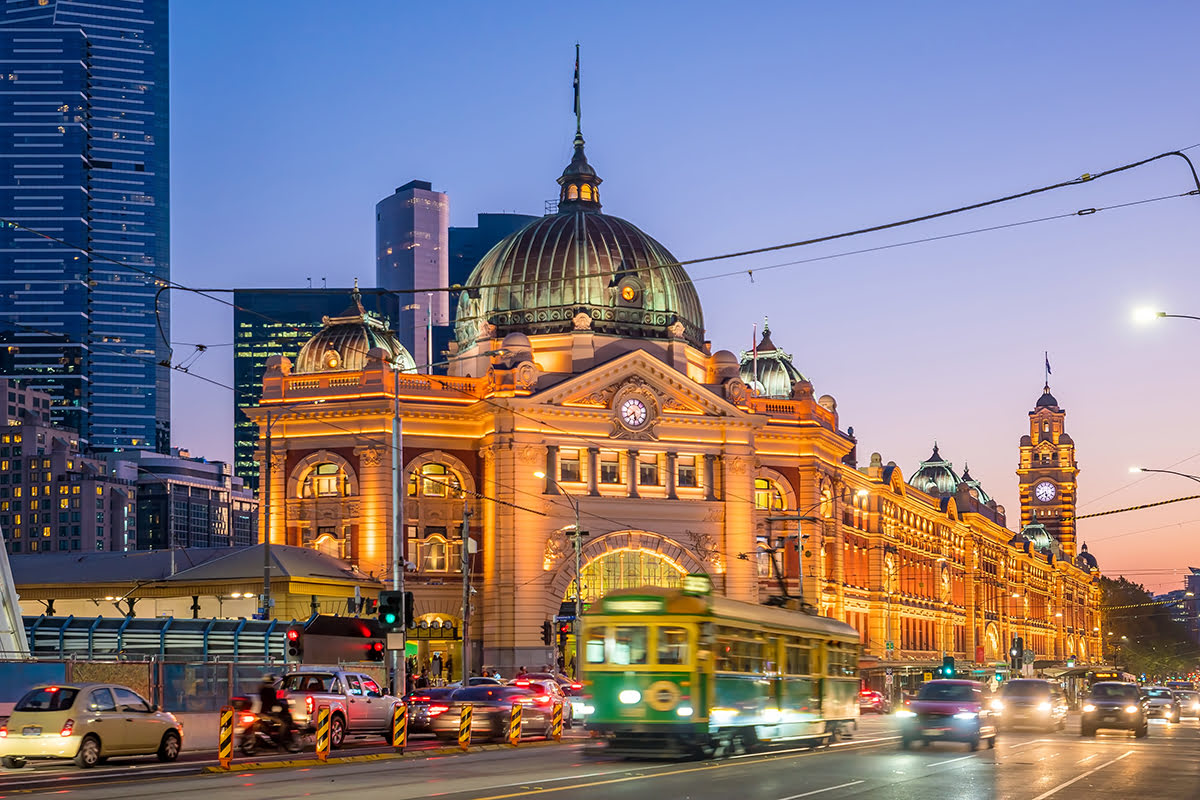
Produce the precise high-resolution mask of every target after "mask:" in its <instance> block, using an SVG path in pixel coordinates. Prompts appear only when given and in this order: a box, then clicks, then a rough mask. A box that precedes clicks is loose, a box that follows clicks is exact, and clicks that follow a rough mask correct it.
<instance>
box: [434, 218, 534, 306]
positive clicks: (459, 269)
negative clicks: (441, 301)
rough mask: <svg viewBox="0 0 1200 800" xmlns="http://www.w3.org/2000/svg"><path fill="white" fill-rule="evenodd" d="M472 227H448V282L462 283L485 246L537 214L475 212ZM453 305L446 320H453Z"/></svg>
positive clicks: (489, 246) (514, 230)
mask: <svg viewBox="0 0 1200 800" xmlns="http://www.w3.org/2000/svg"><path fill="white" fill-rule="evenodd" d="M475 219H476V222H475V227H474V228H450V237H449V239H450V285H451V286H454V285H455V284H458V285H462V284H464V283H466V282H467V278H469V277H470V276H471V270H473V269H475V265H476V264H478V263H479V259H481V258H483V257H484V256H485V255H486V254H487V251H488V250H491V249H492V248H493V247H495V246H496V244H497V243H498V242H499V241H500V240H501V239H503V238H504V237H505V236H508V235H509V234H510V233H516V232H517V231H519V230H521V228H524V227H525V226H526V225H528V224H529V223H531V222H533V221H534V220H535V219H537V217H533V216H530V215H528V214H477V215H476V217H475ZM454 312H455V308H454V304H453V303H451V305H450V321H451V322H452V323H453V321H454V316H455V314H454Z"/></svg>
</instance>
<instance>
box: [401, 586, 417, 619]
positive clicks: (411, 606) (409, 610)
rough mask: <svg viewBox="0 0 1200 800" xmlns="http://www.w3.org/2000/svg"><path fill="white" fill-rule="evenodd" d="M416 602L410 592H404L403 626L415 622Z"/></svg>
mask: <svg viewBox="0 0 1200 800" xmlns="http://www.w3.org/2000/svg"><path fill="white" fill-rule="evenodd" d="M416 608H417V604H416V601H415V600H413V593H412V592H405V593H404V627H405V628H411V627H413V626H414V625H416V624H417V614H416Z"/></svg>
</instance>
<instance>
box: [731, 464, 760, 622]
mask: <svg viewBox="0 0 1200 800" xmlns="http://www.w3.org/2000/svg"><path fill="white" fill-rule="evenodd" d="M752 460H753V451H752V449H751V448H750V446H748V445H742V444H738V445H731V446H729V450H728V451H727V453H726V456H725V458H724V466H725V469H724V475H723V476H722V477H723V479H724V480H723V483H724V486H725V487H727V491H725V492H724V495H725V535H724V537H723V539H724V548H723V549H724V553H723V555H724V557H725V564H726V567H725V570H726V571H725V595H726V596H727V597H730V598H732V599H734V600H742V601H745V602H748V603H756V602H758V569H757V560H756V559H755V558H754V557H753V555H751V557H750V558H748V559H744V560H743V559H741V558H738V554H739V553H747V554H753V553H754V552H755V551H756V547H757V545H756V541H755V536H754V504H753V503H752V502H749V503H748V502H746V498H751V497H753V496H754V470H753V469H752ZM735 498H736V499H735Z"/></svg>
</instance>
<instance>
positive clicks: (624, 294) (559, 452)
mask: <svg viewBox="0 0 1200 800" xmlns="http://www.w3.org/2000/svg"><path fill="white" fill-rule="evenodd" d="M601 183H602V180H601V178H600V176H599V175H598V173H597V172H596V170H595V169H594V168H593V167H592V166H591V164H590V163H589V162H588V159H587V157H586V155H585V150H584V141H583V138H582V136H581V135H578V134H577V135H576V139H575V144H574V156H573V158H572V159H571V162H570V164H569V165H568V166H567V167H566V169H565V170H564V171H563V173H562V175H561V176H560V177H559V178H558V184H559V187H560V193H559V202H558V208H557V211H556V212H554V213H551V214H548V215H546V216H545V217H542V218H539V219H537V220H535V221H533V222H531V223H530V224H528V225H527V226H525V227H524V228H522V229H521V230H519V231H517V232H516V233H514V234H512V235H510V236H508V237H506V238H505V239H503V240H502V241H501V242H500V243H499V244H497V245H496V246H495V247H494V248H493V249H492V250H491V251H490V252H489V253H488V254H487V255H485V256H484V257H483V259H482V260H481V261H480V263H479V265H478V266H477V267H476V268H475V270H474V272H473V273H472V274H471V276H470V278H469V279H468V281H467V283H466V285H465V289H464V290H463V291H462V292H461V293H459V295H458V298H457V302H458V316H457V323H456V331H455V334H456V338H455V341H453V342H452V343H451V344H450V349H449V352H448V353H446V354H445V355H446V357H447V358H448V360H449V367H448V373H449V374H448V375H427V374H417V373H416V371H415V368H414V363H413V359H412V357H411V356H410V355H409V354H408V353H407V352H406V351H405V350H404V348H403V347H402V346H401V345H400V343H399V342H398V340H397V339H396V337H395V335H394V334H393V333H392V332H390V331H388V330H387V329H386V328H385V326H384V325H383V324H382V323H381V322H380V321H379V320H378V319H377V318H376V317H374V316H373V315H372V314H371V313H369V312H367V311H365V310H364V309H363V307H362V305H361V303H360V302H359V300H358V298H357V296H354V297H352V298H348V302H349V304H350V307H349V309H348V310H347V312H346V313H345V314H343V315H342V316H339V317H334V318H329V319H328V320H327V321H326V323H325V326H324V328H323V330H321V331H320V332H319V333H317V334H316V335H315V336H314V337H313V338H312V339H310V340H309V341H308V342H307V343H306V344H304V345H303V347H302V349H301V350H300V351H299V352H298V353H297V354H295V355H294V356H290V357H289V356H283V355H278V356H273V357H272V358H271V359H270V360H269V362H268V365H267V371H266V374H265V377H264V381H263V393H262V399H261V403H260V405H259V406H258V407H257V408H251V409H248V411H247V413H248V414H249V415H250V416H251V418H252V419H253V420H254V421H255V422H256V423H257V424H258V426H259V430H260V438H259V452H258V454H257V456H258V461H259V463H260V464H261V465H262V480H261V483H260V486H261V487H263V489H262V490H260V499H261V502H262V505H263V508H264V513H262V514H260V525H262V526H263V527H264V529H265V532H266V533H267V534H269V535H270V537H271V541H272V542H273V543H276V544H287V545H295V546H300V547H310V548H315V549H317V550H320V551H322V552H324V553H327V554H329V555H333V556H336V557H338V558H342V559H345V560H347V561H349V562H350V564H351V565H353V567H354V568H355V569H356V570H358V571H360V572H363V573H367V574H369V575H373V576H374V577H376V578H378V579H380V580H384V579H387V578H389V577H390V574H391V565H392V561H393V558H394V552H393V548H392V532H393V499H392V497H393V493H392V468H393V459H394V457H395V456H397V455H398V457H399V464H400V468H401V470H402V478H401V491H400V492H399V493H398V494H399V500H400V505H401V508H400V509H399V511H400V518H401V520H402V524H401V528H402V540H403V548H404V552H403V559H404V561H405V562H407V573H406V575H407V577H406V580H407V584H408V586H407V588H410V589H412V590H413V591H414V592H415V595H416V606H417V614H418V617H420V618H421V619H422V620H424V621H426V622H439V623H441V622H446V621H450V622H453V623H454V628H453V630H455V631H460V630H461V622H462V617H463V596H464V593H463V579H462V575H463V568H462V563H463V561H462V549H463V543H464V541H467V542H468V543H469V544H468V547H467V551H468V558H467V561H468V562H469V566H468V568H467V573H468V575H469V576H470V582H471V587H470V592H471V593H470V597H471V604H470V607H471V611H470V620H469V626H468V631H469V632H468V641H469V644H470V646H471V651H472V663H473V665H474V666H475V667H480V666H483V665H487V666H491V667H495V668H498V669H500V670H501V671H512V670H515V669H516V668H517V667H518V666H522V665H524V666H528V667H531V668H532V667H535V666H542V665H544V664H549V663H552V662H553V661H554V659H555V658H556V653H555V652H554V648H553V647H548V646H546V645H545V644H543V641H542V625H543V622H545V621H546V620H553V619H555V618H556V616H559V615H560V613H561V611H562V609H563V608H564V606H566V604H567V603H568V602H571V601H573V600H574V598H575V596H576V583H577V580H576V577H577V576H576V559H575V552H574V548H575V543H576V542H577V541H578V542H579V543H580V547H581V553H580V559H579V560H580V563H581V566H582V569H581V573H582V579H581V581H579V583H581V585H582V596H583V600H584V601H585V603H586V602H591V601H594V600H595V599H596V598H598V597H600V596H602V595H604V594H605V593H607V592H609V591H611V590H613V589H617V588H622V587H629V586H639V585H646V584H654V585H661V586H674V585H677V584H678V583H679V582H680V580H681V579H682V578H683V577H684V576H686V575H688V574H692V573H705V574H707V575H709V576H711V578H712V580H713V583H714V586H715V588H716V591H719V592H721V593H723V594H725V595H727V596H729V597H731V598H735V599H739V600H746V601H751V602H770V603H774V604H778V605H782V606H786V607H792V608H795V609H796V610H797V613H804V611H803V610H811V611H815V612H818V613H821V614H826V615H829V616H832V617H835V618H838V619H840V620H843V621H845V622H848V623H849V624H851V625H853V626H854V627H855V628H857V629H858V630H859V632H860V634H861V636H862V640H863V643H864V659H865V661H866V662H867V663H870V664H876V665H880V666H881V667H882V666H886V665H895V666H898V667H906V666H912V667H914V668H916V669H921V668H923V667H924V666H925V665H933V664H940V663H941V658H942V656H943V655H951V656H954V657H955V658H956V659H957V661H958V664H959V666H960V668H962V667H971V666H976V667H979V668H993V667H994V666H995V665H997V664H1003V663H1006V662H1007V661H1008V650H1009V648H1010V645H1011V643H1012V641H1013V639H1014V637H1018V636H1019V637H1022V638H1023V640H1024V643H1025V647H1026V648H1027V649H1030V650H1032V651H1034V653H1035V655H1036V658H1037V659H1038V660H1040V661H1047V662H1066V661H1067V660H1068V659H1071V658H1073V659H1075V660H1077V661H1078V662H1079V663H1080V664H1087V663H1098V662H1099V661H1100V625H1101V622H1100V617H1099V610H1098V606H1099V587H1098V579H1099V570H1098V568H1097V564H1096V562H1095V559H1094V558H1092V556H1091V555H1090V554H1088V553H1087V551H1086V547H1085V546H1079V547H1077V545H1076V541H1075V530H1074V510H1075V496H1076V492H1075V478H1076V473H1077V468H1076V465H1075V452H1074V443H1073V441H1072V440H1071V438H1070V436H1069V435H1068V433H1067V432H1066V429H1065V417H1066V415H1065V412H1064V410H1063V409H1062V408H1061V407H1060V406H1059V404H1058V401H1057V399H1056V398H1055V397H1054V396H1053V395H1052V394H1051V392H1050V388H1049V386H1047V387H1045V390H1044V391H1043V393H1042V394H1041V395H1040V396H1037V397H1036V398H1032V397H1031V399H1034V400H1035V402H1034V404H1033V408H1032V410H1030V411H1029V433H1028V434H1027V435H1026V436H1024V437H1023V438H1022V439H1021V441H1020V442H1019V443H1014V444H1016V447H1015V448H1014V449H1015V451H1016V454H1017V455H1018V459H1019V460H1018V469H1017V473H1018V480H1019V484H1020V497H1021V509H1020V511H1019V514H1013V515H1011V517H1012V523H1011V524H1012V527H1010V521H1009V520H1010V515H1009V514H1008V513H1007V512H1006V510H1005V509H1004V508H1002V507H1000V506H998V505H997V504H996V503H995V501H994V500H992V499H991V498H990V497H989V495H988V493H987V491H986V490H985V489H984V487H982V486H981V485H979V483H978V482H977V481H975V480H974V479H972V478H971V477H970V474H969V471H968V470H967V469H966V468H965V467H964V468H963V470H962V472H961V473H960V472H958V471H956V469H955V467H954V465H953V464H952V463H951V462H950V461H949V460H948V459H947V458H946V457H944V456H943V455H942V454H941V453H940V452H939V450H938V448H937V447H936V446H934V448H933V452H932V455H931V456H930V457H929V458H928V459H927V460H926V461H924V462H921V463H920V465H919V466H918V467H917V468H916V469H914V470H913V471H912V472H911V474H908V475H907V476H906V475H905V474H904V472H902V470H901V468H900V467H899V466H897V465H896V464H895V463H894V462H890V461H885V460H884V459H883V458H882V457H881V456H880V455H879V454H877V453H873V454H870V455H869V456H867V457H865V458H862V457H861V455H862V454H861V453H860V447H859V443H858V442H857V441H856V439H855V437H854V436H853V434H852V431H849V430H845V429H843V427H842V426H841V424H840V422H839V418H838V410H837V402H836V401H835V399H834V398H833V397H831V396H830V395H827V394H818V392H817V390H816V388H815V387H814V386H813V385H812V383H811V382H810V381H808V380H807V379H806V378H805V377H804V375H803V374H802V372H801V371H800V370H799V369H797V367H796V366H795V365H794V364H793V363H792V360H791V358H790V357H789V356H788V355H787V353H786V352H785V351H784V350H783V349H781V348H780V347H779V346H777V345H776V343H775V341H774V338H775V337H778V338H780V340H781V341H782V340H783V337H784V336H786V335H787V334H788V331H786V330H784V329H778V330H773V329H769V328H768V327H766V326H764V329H763V336H762V340H761V342H759V343H758V346H757V347H756V348H755V349H754V350H753V351H752V352H749V353H742V354H737V353H734V352H731V351H730V350H726V349H720V348H719V347H714V346H713V344H711V343H710V342H709V341H707V340H706V339H705V326H704V318H703V310H702V308H701V304H700V300H699V297H698V295H697V292H696V290H695V287H694V286H693V284H692V281H691V280H690V278H689V277H688V274H687V272H686V270H685V269H684V268H683V267H682V266H681V265H679V264H678V262H677V259H676V258H675V257H674V256H673V255H671V253H670V252H669V251H668V250H667V249H666V248H665V247H664V246H663V245H662V244H660V243H659V242H657V241H656V240H655V239H653V238H651V237H650V236H649V235H647V234H646V233H644V232H642V231H641V230H640V229H639V228H637V227H635V226H634V225H633V224H631V223H630V222H627V221H625V220H623V219H621V218H619V217H615V216H611V215H609V214H606V213H604V212H603V210H602V205H601V191H600V186H601ZM1031 394H1033V393H1031ZM395 398H398V401H399V420H400V426H401V434H402V435H401V441H402V446H401V452H400V453H399V454H395V453H394V451H393V448H392V444H391V441H392V431H393V426H394V424H395V423H394V421H393V401H394V399H395ZM268 434H269V436H270V439H269V441H270V455H269V458H268V450H267V444H268ZM266 487H269V497H270V499H269V501H268V499H267V493H266V491H265V490H266ZM1018 523H1019V524H1018ZM577 530H578V531H580V532H581V533H586V535H582V536H580V537H578V538H576V537H575V536H574V533H575V532H576V531H577ZM464 534H465V536H464ZM422 647H423V648H424V649H423V651H422V658H424V657H426V656H429V655H431V654H432V653H433V652H442V653H444V656H443V658H446V657H449V658H450V659H452V661H453V662H454V663H461V661H459V658H460V657H461V643H460V642H459V641H456V640H445V641H436V640H430V641H425V642H422ZM562 655H563V661H564V662H565V663H567V664H569V663H570V661H571V659H572V657H573V642H570V641H568V642H567V646H566V650H565V652H564V653H563V654H562Z"/></svg>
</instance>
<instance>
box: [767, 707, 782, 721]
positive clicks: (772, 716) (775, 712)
mask: <svg viewBox="0 0 1200 800" xmlns="http://www.w3.org/2000/svg"><path fill="white" fill-rule="evenodd" d="M781 719H783V713H782V712H781V711H780V710H779V709H778V708H767V709H764V710H763V721H764V722H766V723H767V724H768V725H775V724H777V723H778V722H779V721H780V720H781Z"/></svg>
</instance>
